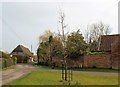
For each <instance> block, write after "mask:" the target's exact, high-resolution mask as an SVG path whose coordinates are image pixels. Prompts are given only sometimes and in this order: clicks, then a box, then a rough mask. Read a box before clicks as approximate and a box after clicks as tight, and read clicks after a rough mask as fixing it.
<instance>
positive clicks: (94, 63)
mask: <svg viewBox="0 0 120 87" xmlns="http://www.w3.org/2000/svg"><path fill="white" fill-rule="evenodd" d="M84 67H96V68H111V67H112V66H111V55H110V54H107V55H106V54H101V55H85V56H84Z"/></svg>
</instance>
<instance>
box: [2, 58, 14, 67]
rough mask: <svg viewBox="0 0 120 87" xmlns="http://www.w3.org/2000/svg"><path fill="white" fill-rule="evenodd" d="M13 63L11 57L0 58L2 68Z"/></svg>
mask: <svg viewBox="0 0 120 87" xmlns="http://www.w3.org/2000/svg"><path fill="white" fill-rule="evenodd" d="M13 64H14V61H13V59H11V58H2V68H7V67H9V66H11V65H13Z"/></svg>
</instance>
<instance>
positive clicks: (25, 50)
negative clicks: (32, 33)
mask: <svg viewBox="0 0 120 87" xmlns="http://www.w3.org/2000/svg"><path fill="white" fill-rule="evenodd" d="M19 53H22V54H24V55H26V56H32V53H31V52H30V50H29V49H28V48H26V47H24V46H22V45H18V46H17V47H16V48H15V49H14V50H13V51H12V52H11V54H19Z"/></svg>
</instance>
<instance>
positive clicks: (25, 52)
mask: <svg viewBox="0 0 120 87" xmlns="http://www.w3.org/2000/svg"><path fill="white" fill-rule="evenodd" d="M11 55H13V56H15V57H17V63H30V62H33V53H32V52H31V51H30V50H29V49H28V48H26V47H24V46H23V45H18V46H17V47H16V48H15V49H14V50H13V51H12V52H11Z"/></svg>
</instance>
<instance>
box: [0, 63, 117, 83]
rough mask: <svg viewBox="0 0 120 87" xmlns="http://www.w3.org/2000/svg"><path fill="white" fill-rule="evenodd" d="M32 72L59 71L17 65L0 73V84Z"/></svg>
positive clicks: (110, 73) (108, 73) (88, 72)
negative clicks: (0, 79)
mask: <svg viewBox="0 0 120 87" xmlns="http://www.w3.org/2000/svg"><path fill="white" fill-rule="evenodd" d="M34 70H48V71H55V72H57V71H60V70H55V69H49V68H44V67H35V66H33V65H30V64H17V65H16V66H15V67H13V68H10V69H7V70H4V71H0V78H2V81H0V83H2V84H3V85H4V84H7V83H9V82H11V81H13V80H16V79H19V78H22V77H24V76H26V75H27V74H28V73H30V72H32V71H34ZM73 73H82V74H97V75H112V76H118V73H112V72H93V71H92V72H91V71H73Z"/></svg>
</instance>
